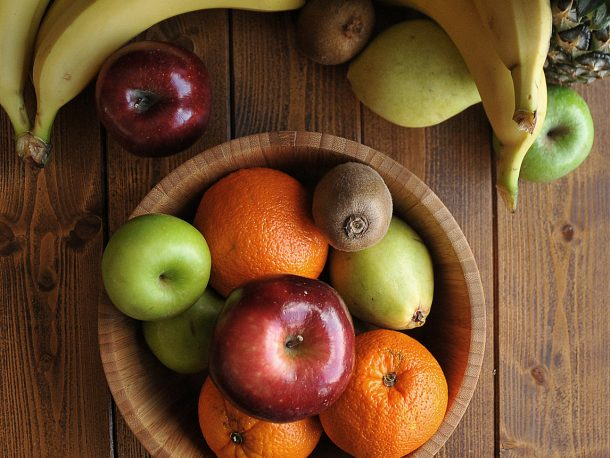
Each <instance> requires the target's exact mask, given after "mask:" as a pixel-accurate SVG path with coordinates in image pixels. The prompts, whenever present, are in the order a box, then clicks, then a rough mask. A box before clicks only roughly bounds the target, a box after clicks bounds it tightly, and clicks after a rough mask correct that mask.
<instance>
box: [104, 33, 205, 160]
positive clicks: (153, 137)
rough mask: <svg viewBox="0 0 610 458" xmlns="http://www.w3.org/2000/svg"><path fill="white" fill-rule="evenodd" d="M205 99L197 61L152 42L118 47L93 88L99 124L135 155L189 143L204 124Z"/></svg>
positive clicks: (174, 48)
mask: <svg viewBox="0 0 610 458" xmlns="http://www.w3.org/2000/svg"><path fill="white" fill-rule="evenodd" d="M211 99H212V88H211V85H210V79H209V76H208V71H207V69H206V67H205V65H204V63H203V62H202V61H201V59H199V57H198V56H197V55H195V54H193V53H192V52H190V51H187V50H185V49H182V48H179V47H177V46H174V45H172V44H169V43H163V42H156V41H138V42H134V43H131V44H129V45H127V46H125V47H123V48H121V49H119V50H118V51H117V52H116V53H114V54H113V55H112V56H110V57H109V58H108V60H106V62H105V63H104V65H103V66H102V69H101V70H100V73H99V75H98V78H97V84H96V88H95V102H96V107H97V113H98V116H99V118H100V120H101V122H102V124H103V125H104V127H105V128H106V130H107V131H108V133H109V134H110V135H111V136H112V137H113V138H115V139H116V140H117V141H118V142H119V143H120V144H121V145H122V146H123V147H124V148H125V149H127V150H128V151H130V152H132V153H133V154H136V155H138V156H151V157H158V156H167V155H170V154H174V153H177V152H179V151H182V150H183V149H185V148H187V147H188V146H190V145H192V144H193V143H194V142H195V141H196V140H197V139H198V138H199V137H200V136H201V135H202V134H203V132H204V130H205V128H206V126H207V124H208V120H209V117H210V104H211Z"/></svg>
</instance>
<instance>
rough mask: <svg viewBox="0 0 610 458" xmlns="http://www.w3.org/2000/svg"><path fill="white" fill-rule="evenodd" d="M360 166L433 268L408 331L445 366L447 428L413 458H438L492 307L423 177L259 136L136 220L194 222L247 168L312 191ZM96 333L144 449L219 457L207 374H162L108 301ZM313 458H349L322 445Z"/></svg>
mask: <svg viewBox="0 0 610 458" xmlns="http://www.w3.org/2000/svg"><path fill="white" fill-rule="evenodd" d="M354 160H355V161H360V162H363V163H366V164H368V165H370V166H372V167H373V168H375V169H376V170H377V171H378V172H379V173H380V174H381V176H382V177H383V178H384V179H385V181H386V183H387V185H388V187H389V189H390V191H391V193H392V197H393V200H394V212H395V213H396V214H397V215H399V216H400V217H402V218H403V219H404V220H405V221H406V222H408V223H409V224H410V225H411V226H412V227H413V228H414V229H415V230H416V231H417V232H418V233H419V234H420V235H421V236H422V238H423V239H424V241H425V243H426V245H427V246H428V248H429V250H430V252H431V255H432V259H433V262H434V267H435V277H436V278H435V291H434V301H433V305H432V310H431V313H430V315H429V316H428V319H427V321H426V324H425V325H424V326H423V327H421V328H419V329H417V330H414V331H409V334H410V335H412V336H414V337H415V338H417V339H418V340H420V341H421V342H422V343H423V344H424V345H425V346H426V347H427V348H428V349H429V350H430V351H431V352H432V354H433V355H434V356H435V357H436V358H437V360H438V361H439V363H440V365H441V366H442V368H443V371H444V373H445V376H446V378H447V383H448V386H449V405H448V408H447V413H446V414H445V418H444V420H443V423H442V424H441V426H440V428H439V430H438V431H437V432H436V434H435V435H434V436H433V437H432V438H431V439H430V440H429V441H428V442H426V443H425V444H424V445H423V446H421V447H420V448H419V449H417V450H416V451H414V452H413V453H412V454H411V455H410V456H413V457H428V456H433V455H434V454H435V453H436V452H437V451H438V450H439V449H440V448H441V447H442V446H443V444H444V443H445V442H446V441H447V439H448V438H449V436H450V435H451V433H452V432H453V431H454V429H455V427H456V426H457V424H458V423H459V421H460V419H461V418H462V416H463V414H464V412H465V411H466V408H467V406H468V403H469V402H470V399H471V397H472V394H473V392H474V390H475V386H476V383H477V380H478V377H479V372H480V368H481V363H482V360H483V352H484V347H485V305H484V297H483V288H482V285H481V280H480V276H479V272H478V269H477V265H476V262H475V259H474V256H473V254H472V252H471V250H470V247H469V245H468V242H467V241H466V239H465V238H464V234H463V233H462V231H461V229H460V227H459V226H458V224H457V223H456V221H455V220H454V218H453V217H452V216H451V214H450V212H449V210H447V208H446V207H445V206H444V205H443V203H442V202H441V201H440V200H439V198H438V197H437V196H436V195H435V194H434V193H433V192H432V191H431V190H430V189H429V188H428V187H427V186H426V185H425V184H424V183H423V182H422V181H421V180H420V179H418V178H417V177H416V176H415V175H413V174H412V173H411V172H409V171H408V170H407V169H405V168H404V167H402V166H401V165H400V164H398V163H397V162H396V161H394V160H392V159H390V158H389V157H387V156H386V155H384V154H382V153H380V152H378V151H375V150H373V149H371V148H368V147H366V146H364V145H361V144H359V143H356V142H353V141H349V140H346V139H343V138H339V137H335V136H332V135H327V134H320V133H312V132H272V133H264V134H257V135H252V136H249V137H244V138H239V139H236V140H233V141H230V142H227V143H224V144H221V145H219V146H216V147H214V148H211V149H209V150H207V151H204V152H202V153H201V154H199V155H198V156H195V157H194V158H192V159H190V160H188V161H187V162H185V163H184V164H182V165H181V166H179V167H178V168H176V169H175V170H174V171H173V172H171V173H170V174H169V175H168V176H167V177H165V178H164V179H163V180H162V181H161V182H160V183H159V184H158V185H157V186H155V187H154V188H153V189H152V190H151V191H150V192H149V193H148V195H147V196H146V197H144V199H143V200H142V201H141V202H140V204H139V205H138V206H137V207H136V209H135V210H134V212H133V213H132V215H131V216H132V217H133V216H137V215H141V214H144V213H159V212H160V213H168V214H172V215H176V216H179V217H182V218H184V219H186V220H187V221H192V217H193V216H194V212H195V209H196V206H197V204H198V203H199V200H200V198H201V196H202V195H203V192H204V190H205V189H206V188H207V187H209V186H210V185H211V184H213V183H214V182H216V181H217V180H218V179H220V178H221V177H223V176H225V175H227V174H229V173H230V172H232V171H234V170H236V169H239V168H246V167H254V166H265V167H272V168H277V169H281V170H284V171H285V172H288V173H289V174H291V175H293V176H295V177H297V178H299V179H300V180H301V181H302V182H303V183H305V184H310V185H311V184H313V183H315V181H316V180H317V179H319V178H320V177H321V176H322V174H323V173H324V172H325V171H326V170H328V169H329V168H330V167H332V166H333V165H336V164H338V163H340V162H346V161H354ZM98 328H99V329H98V331H99V344H100V353H101V359H102V364H103V368H104V372H105V374H106V379H107V382H108V386H109V388H110V391H111V393H112V395H113V397H114V401H115V403H116V405H117V407H118V409H119V411H120V412H121V414H122V416H123V417H124V419H125V420H126V422H127V424H128V425H129V427H130V428H131V430H132V431H133V433H134V434H135V435H136V437H137V438H138V440H139V441H140V442H141V443H142V444H143V446H144V447H145V448H146V449H147V450H148V451H149V452H150V453H151V454H152V455H154V456H172V457H179V458H190V457H200V456H213V454H212V452H211V451H210V450H209V449H208V448H207V446H206V443H205V441H204V439H203V436H202V435H201V433H200V430H199V423H198V419H197V399H198V395H199V390H200V388H201V385H202V383H203V380H204V378H205V374H198V375H194V376H193V375H191V376H184V375H179V374H177V373H174V372H172V371H170V370H169V369H166V368H165V367H164V366H162V365H161V363H160V362H158V361H157V360H156V358H155V357H154V355H153V354H152V353H151V352H150V351H149V350H148V348H147V346H146V343H145V342H144V338H143V336H142V333H141V326H140V323H139V322H137V321H135V320H133V319H131V318H128V317H126V316H125V315H123V314H122V313H121V312H119V311H118V310H117V309H116V308H115V307H114V306H113V305H112V304H111V303H110V301H109V299H108V298H107V297H106V296H105V295H103V297H102V298H101V300H100V304H99V322H98ZM323 437H324V436H323ZM312 456H324V457H337V456H346V455H344V454H342V452H341V451H340V450H339V449H337V448H336V447H335V446H334V445H333V444H332V443H331V442H330V441H329V440H328V439H327V438H324V439H322V441H321V442H320V444H319V445H318V447H317V448H316V450H315V451H314V454H313V455H312Z"/></svg>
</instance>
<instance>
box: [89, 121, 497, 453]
mask: <svg viewBox="0 0 610 458" xmlns="http://www.w3.org/2000/svg"><path fill="white" fill-rule="evenodd" d="M278 147H280V148H284V147H285V148H299V147H301V148H312V149H319V150H326V151H329V152H332V153H338V154H340V155H342V156H344V157H346V158H351V159H354V160H360V161H362V160H364V159H365V158H366V162H367V163H368V164H370V165H372V166H373V167H374V168H375V169H377V170H379V169H380V168H382V169H383V170H385V171H390V170H393V171H394V173H395V170H394V169H397V170H398V171H399V174H400V175H401V178H402V177H404V179H405V180H409V181H410V182H411V183H412V184H413V185H415V187H416V188H417V189H418V191H420V192H421V195H420V196H419V197H420V202H421V204H422V205H423V206H424V207H426V209H427V210H428V211H429V212H430V215H431V216H432V217H433V218H434V219H435V220H436V222H437V223H438V224H439V225H440V226H442V227H443V228H446V227H450V228H451V237H449V242H450V244H451V247H452V249H453V251H454V254H455V256H456V258H457V259H458V260H459V264H460V267H461V270H462V273H463V275H464V278H465V283H466V287H467V290H468V299H469V302H470V310H471V320H470V321H471V323H470V325H471V333H470V341H469V345H470V346H469V351H468V359H467V362H466V368H465V371H464V375H463V379H462V383H461V385H460V387H459V390H458V392H457V393H456V395H455V398H454V400H453V404H452V405H451V407H450V408H449V409H448V410H447V412H446V413H445V417H444V419H443V422H442V423H441V426H440V427H439V429H438V430H437V431H436V433H435V434H434V435H433V436H432V437H431V438H430V439H428V441H427V442H426V443H424V444H423V445H422V446H421V447H419V448H418V449H417V450H415V451H414V452H412V453H411V454H409V455H408V456H409V457H418V458H420V457H431V456H434V455H435V454H436V453H437V452H438V451H439V450H440V448H441V447H442V446H443V445H444V444H445V442H446V441H447V439H449V437H450V436H451V434H452V433H453V431H454V430H455V429H456V427H457V425H458V424H459V422H460V421H461V419H462V417H463V416H464V413H465V412H466V410H467V407H468V404H469V403H470V400H471V399H472V396H473V395H474V392H475V389H476V386H477V383H478V379H479V375H480V372H481V367H482V363H483V356H484V352H485V340H486V310H485V297H484V290H483V285H482V282H481V277H480V273H479V269H478V267H477V263H476V259H475V257H474V254H473V252H472V250H471V248H470V245H469V244H468V241H467V240H466V237H465V236H464V233H463V232H462V230H461V228H460V227H459V225H458V224H457V222H456V221H455V219H454V217H453V215H452V214H451V213H450V212H449V210H448V209H447V208H446V206H445V205H444V204H443V203H442V201H441V200H440V198H439V197H438V196H437V195H436V194H435V193H434V192H433V191H432V190H431V189H430V188H429V187H428V186H427V185H426V184H425V183H424V182H423V181H422V180H421V179H420V178H418V177H417V176H416V175H414V174H413V173H412V172H411V171H409V170H408V169H407V168H406V167H404V166H403V165H402V164H400V163H399V162H397V161H396V160H394V159H392V158H391V157H389V156H387V155H386V154H384V153H382V152H380V151H378V150H376V149H373V148H371V147H369V146H366V145H364V144H362V143H360V142H357V141H354V140H349V139H346V138H343V137H338V136H335V135H332V134H327V133H320V132H312V131H294V130H290V131H288V130H286V131H271V132H263V133H255V134H250V135H246V136H243V137H239V138H235V139H232V140H229V141H226V142H223V143H220V144H218V145H216V146H213V147H211V148H207V149H205V150H203V151H202V152H200V153H198V154H196V155H195V156H193V157H192V158H190V159H188V160H186V161H185V162H183V163H182V164H180V165H178V166H177V167H176V168H174V169H173V170H172V171H171V172H170V173H169V174H167V175H166V176H165V177H164V178H163V179H161V181H159V182H158V183H157V184H156V185H155V186H154V187H153V188H151V189H150V190H149V192H148V193H147V194H146V196H145V197H144V198H143V199H142V200H141V201H140V203H139V204H138V205H137V206H136V208H135V209H134V211H133V212H132V213H131V214H130V215H129V217H128V219H131V218H134V217H136V216H139V215H142V214H146V213H151V212H154V211H155V208H156V207H158V206H159V205H160V202H163V201H166V202H167V201H169V200H171V199H172V198H173V195H174V194H175V193H177V192H178V191H179V190H178V187H177V186H176V184H177V183H179V182H180V180H181V179H182V178H183V177H184V176H186V175H188V174H190V173H192V171H193V170H200V169H203V168H205V167H206V166H208V165H209V164H210V162H215V161H217V160H219V159H222V158H224V159H226V158H228V157H230V156H232V155H234V154H235V152H239V153H240V154H244V153H248V152H251V151H253V150H260V151H261V152H263V153H264V150H265V149H268V148H278ZM187 172H188V173H187ZM439 204H440V205H439ZM157 211H158V210H157ZM102 289H103V288H102ZM102 296H104V292H103V291H102ZM105 301H107V298H102V299H100V304H99V306H98V344H99V350H100V354H101V353H102V347H104V348H108V347H110V349H112V348H114V342H113V341H111V342H102V339H101V336H102V334H103V333H106V334H108V330H106V329H105V327H106V322H107V321H108V320H107V319H106V320H105V319H102V315H103V314H104V313H106V312H107V311H108V310H104V302H105ZM116 313H120V312H118V310H117V311H116ZM102 367H103V370H104V375H105V378H106V382H107V384H108V387H109V389H110V392H111V394H112V397H113V400H114V401H115V405H117V408H118V410H119V412H120V413H121V415H122V416H123V418H125V421H126V423H127V424H128V426H129V428H130V429H131V431H132V432H133V433H134V435H135V436H136V437H137V438H138V440H139V441H140V442H141V443H142V445H143V446H144V447H145V448H146V449H147V450H148V451H149V452H150V453H155V452H157V451H159V450H162V449H163V447H164V445H165V443H160V442H159V441H157V440H156V439H155V438H154V437H153V436H152V435H151V434H149V433H148V431H147V429H146V427H145V426H144V425H143V424H142V423H141V422H140V421H139V420H138V418H137V416H136V415H134V414H133V412H134V411H135V410H136V409H135V406H134V405H133V404H132V403H131V401H129V402H127V403H117V402H116V399H117V396H120V394H121V392H122V391H123V389H124V385H122V384H121V382H120V380H118V379H114V378H112V377H109V375H110V373H111V368H112V369H114V370H116V368H117V364H116V362H115V361H112V360H108V359H107V358H103V357H102Z"/></svg>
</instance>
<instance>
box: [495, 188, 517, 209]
mask: <svg viewBox="0 0 610 458" xmlns="http://www.w3.org/2000/svg"><path fill="white" fill-rule="evenodd" d="M498 193H499V194H500V197H501V198H502V201H503V202H504V204H505V205H506V209H507V210H508V211H509V212H511V213H515V212H516V211H517V192H513V191H509V190H508V189H504V188H502V187H500V186H498Z"/></svg>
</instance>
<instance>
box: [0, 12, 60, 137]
mask: <svg viewBox="0 0 610 458" xmlns="http://www.w3.org/2000/svg"><path fill="white" fill-rule="evenodd" d="M48 3H49V0H2V1H0V105H2V107H3V108H4V110H5V111H6V113H7V114H8V117H9V119H10V121H11V124H12V126H13V129H14V131H15V135H16V136H17V137H19V136H20V135H22V134H24V133H26V132H27V131H28V130H29V129H30V119H29V117H28V114H27V110H26V108H25V102H24V100H23V88H24V86H25V83H26V80H27V76H28V73H29V68H30V61H31V58H32V48H33V46H34V40H35V38H36V32H37V30H38V25H39V24H40V20H41V19H42V15H43V14H44V12H45V9H46V8H47V4H48Z"/></svg>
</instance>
